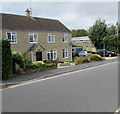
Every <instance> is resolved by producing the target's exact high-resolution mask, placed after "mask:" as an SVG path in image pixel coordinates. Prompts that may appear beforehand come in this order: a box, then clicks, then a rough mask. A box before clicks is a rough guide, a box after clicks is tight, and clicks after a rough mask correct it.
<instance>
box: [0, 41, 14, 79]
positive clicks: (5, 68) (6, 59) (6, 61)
mask: <svg viewBox="0 0 120 114" xmlns="http://www.w3.org/2000/svg"><path fill="white" fill-rule="evenodd" d="M0 44H1V45H2V79H8V78H9V76H10V74H11V71H12V60H11V55H12V54H11V46H10V43H9V41H8V40H7V39H1V40H0Z"/></svg>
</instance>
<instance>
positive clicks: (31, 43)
mask: <svg viewBox="0 0 120 114" xmlns="http://www.w3.org/2000/svg"><path fill="white" fill-rule="evenodd" d="M29 43H30V44H37V43H38V42H29Z"/></svg>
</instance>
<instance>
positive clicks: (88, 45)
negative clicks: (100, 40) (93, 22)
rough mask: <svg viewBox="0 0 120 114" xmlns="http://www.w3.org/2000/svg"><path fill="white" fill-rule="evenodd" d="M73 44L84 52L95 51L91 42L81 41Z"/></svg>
mask: <svg viewBox="0 0 120 114" xmlns="http://www.w3.org/2000/svg"><path fill="white" fill-rule="evenodd" d="M73 44H75V45H77V46H80V47H82V49H83V50H86V51H93V52H95V51H96V49H95V47H94V45H93V44H92V43H91V41H81V42H80V41H75V42H74V41H73Z"/></svg>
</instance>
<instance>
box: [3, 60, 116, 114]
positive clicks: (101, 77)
mask: <svg viewBox="0 0 120 114" xmlns="http://www.w3.org/2000/svg"><path fill="white" fill-rule="evenodd" d="M2 99H3V105H2V106H3V107H2V108H3V112H113V111H115V110H116V109H117V108H118V64H117V62H113V63H110V64H105V65H101V66H97V67H94V68H88V69H84V70H79V71H75V72H72V73H66V74H64V75H59V76H56V77H52V78H48V79H44V80H41V81H36V82H33V83H29V84H24V85H21V86H17V87H13V88H9V89H4V90H3V92H2Z"/></svg>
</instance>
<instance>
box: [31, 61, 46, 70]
mask: <svg viewBox="0 0 120 114" xmlns="http://www.w3.org/2000/svg"><path fill="white" fill-rule="evenodd" d="M32 68H34V69H35V68H39V69H45V68H46V66H45V63H44V62H43V61H36V62H33V64H32Z"/></svg>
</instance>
